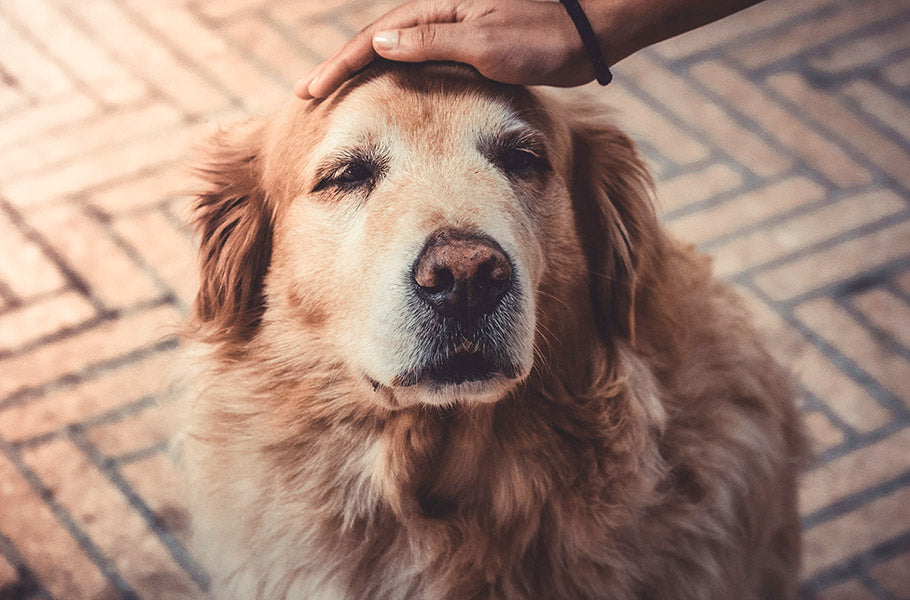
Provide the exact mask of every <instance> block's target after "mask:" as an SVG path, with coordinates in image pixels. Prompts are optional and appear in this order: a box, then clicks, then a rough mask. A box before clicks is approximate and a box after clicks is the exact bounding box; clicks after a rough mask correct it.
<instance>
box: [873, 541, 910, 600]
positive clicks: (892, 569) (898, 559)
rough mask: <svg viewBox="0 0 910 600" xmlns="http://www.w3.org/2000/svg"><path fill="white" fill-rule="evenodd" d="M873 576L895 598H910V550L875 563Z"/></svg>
mask: <svg viewBox="0 0 910 600" xmlns="http://www.w3.org/2000/svg"><path fill="white" fill-rule="evenodd" d="M872 576H873V577H875V578H876V579H877V580H878V582H879V583H880V584H881V585H882V586H883V587H884V588H885V589H887V590H888V591H889V592H891V594H892V595H893V596H894V597H895V598H910V552H904V553H903V554H899V555H897V556H895V557H894V558H892V559H891V560H888V561H886V562H883V563H880V564H877V565H875V566H874V567H872Z"/></svg>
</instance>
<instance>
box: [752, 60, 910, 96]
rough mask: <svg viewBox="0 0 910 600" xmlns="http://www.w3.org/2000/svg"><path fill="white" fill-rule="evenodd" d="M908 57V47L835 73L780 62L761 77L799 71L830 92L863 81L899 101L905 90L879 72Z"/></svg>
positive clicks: (794, 61)
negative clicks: (868, 63)
mask: <svg viewBox="0 0 910 600" xmlns="http://www.w3.org/2000/svg"><path fill="white" fill-rule="evenodd" d="M908 57H910V47H907V48H901V49H899V50H896V51H894V52H891V53H890V54H888V55H886V56H884V57H882V58H881V59H880V60H878V61H877V62H875V63H873V64H872V65H866V64H863V65H859V66H856V67H848V68H844V69H841V70H839V71H837V72H836V73H832V72H829V71H824V70H821V69H819V68H817V67H814V66H812V65H811V64H810V63H807V62H801V61H798V60H793V61H790V60H787V61H781V64H780V65H779V66H778V65H776V66H777V68H774V69H767V70H763V71H762V72H761V75H764V76H766V77H770V76H771V75H775V74H777V73H782V72H786V71H801V73H802V75H803V76H804V77H805V78H806V81H808V82H809V83H810V84H812V85H813V86H814V87H817V88H819V89H822V90H825V91H831V90H832V89H833V88H839V87H841V86H843V85H844V84H847V83H850V82H852V81H855V80H857V79H865V80H867V81H868V82H869V83H871V84H874V85H876V86H878V87H880V88H884V89H885V91H887V92H888V93H889V94H891V95H892V96H894V97H895V98H899V99H900V98H906V96H907V90H906V89H904V88H903V87H900V86H896V85H894V84H893V83H891V82H890V81H889V80H888V79H885V78H884V77H883V76H882V75H881V71H882V70H884V69H887V68H888V67H890V66H891V65H893V64H895V63H898V62H901V61H902V60H904V59H906V58H908ZM810 60H811V57H810Z"/></svg>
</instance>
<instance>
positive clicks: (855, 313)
mask: <svg viewBox="0 0 910 600" xmlns="http://www.w3.org/2000/svg"><path fill="white" fill-rule="evenodd" d="M876 287H878V286H876ZM869 289H872V288H869ZM862 291H865V290H862ZM834 302H835V303H836V304H837V305H838V306H840V307H841V308H842V309H843V310H844V312H846V313H847V314H849V315H850V316H851V317H853V319H854V320H855V321H857V322H858V323H859V324H860V325H862V326H863V328H864V329H866V330H867V331H868V332H869V333H870V334H872V336H873V337H874V338H875V339H876V340H877V341H878V342H879V343H881V344H882V345H883V346H885V347H886V348H887V349H888V351H889V353H891V354H895V355H897V356H900V357H901V358H903V359H904V360H906V361H908V362H910V348H907V346H905V345H903V344H902V343H901V342H900V341H898V340H897V338H895V337H894V336H893V335H891V332H889V331H885V330H884V329H882V328H881V327H879V326H878V324H876V323H874V322H872V320H870V319H869V317H868V316H867V315H866V313H864V312H863V311H862V310H860V309H859V308H857V307H856V306H855V305H854V304H853V303H852V302H849V301H848V300H847V298H846V297H844V296H839V297H837V298H835V299H834Z"/></svg>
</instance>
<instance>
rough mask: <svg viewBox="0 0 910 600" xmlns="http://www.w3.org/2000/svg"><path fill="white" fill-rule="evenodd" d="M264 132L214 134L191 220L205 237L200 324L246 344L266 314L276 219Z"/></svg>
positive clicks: (246, 128) (254, 126)
mask: <svg viewBox="0 0 910 600" xmlns="http://www.w3.org/2000/svg"><path fill="white" fill-rule="evenodd" d="M262 145H263V131H262V127H261V125H259V124H258V123H255V122H250V123H246V124H244V125H242V126H238V127H235V128H233V129H231V130H228V131H219V132H218V133H217V134H215V135H214V136H212V138H211V139H210V140H209V143H208V146H207V148H206V155H207V156H206V160H205V161H204V162H203V164H202V165H200V166H199V167H198V168H197V173H198V174H199V175H200V176H201V177H202V179H204V180H205V181H206V187H205V188H204V189H203V191H202V192H201V193H199V194H198V195H197V196H196V201H195V204H194V206H193V217H194V219H193V220H194V223H195V226H196V231H197V233H198V235H199V238H200V246H199V271H200V282H199V292H198V294H197V296H196V302H195V305H194V313H195V317H196V321H197V322H198V323H199V324H200V325H203V326H204V327H205V329H206V330H207V331H208V332H210V334H212V335H214V336H216V337H232V338H234V339H241V340H245V339H248V338H249V337H250V336H251V335H252V333H253V332H254V331H255V328H256V326H257V325H258V323H259V321H260V319H261V317H262V313H263V312H264V310H265V304H264V298H263V284H264V279H265V275H266V272H267V271H268V267H269V262H270V260H271V254H272V218H271V209H270V207H269V204H268V199H267V197H266V194H265V191H264V189H263V184H262V164H261V163H262V159H261V153H262Z"/></svg>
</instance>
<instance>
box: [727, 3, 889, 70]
mask: <svg viewBox="0 0 910 600" xmlns="http://www.w3.org/2000/svg"><path fill="white" fill-rule="evenodd" d="M902 10H904V6H903V5H902V4H901V3H900V2H894V0H863V2H857V3H855V4H848V5H846V6H844V7H843V8H841V9H839V10H835V11H831V12H829V13H827V14H826V15H824V16H820V17H818V18H815V19H811V20H806V21H804V22H802V23H801V24H799V25H796V26H795V27H788V28H786V29H784V30H783V31H781V32H780V33H778V34H775V35H770V36H767V37H763V38H761V39H759V40H757V41H755V42H753V43H751V44H749V45H747V46H743V47H742V48H740V49H737V50H734V51H733V52H732V56H733V57H734V58H735V59H736V60H737V61H738V62H739V63H741V64H743V65H744V66H746V67H748V68H750V69H754V68H758V67H765V66H768V65H771V64H774V63H776V62H778V61H780V60H783V59H786V58H788V57H790V56H792V55H794V54H799V53H802V52H805V51H806V50H810V49H812V48H815V47H817V46H819V45H821V44H823V43H825V42H827V41H829V40H831V39H834V38H836V37H838V36H840V35H843V34H844V33H847V32H849V31H855V30H857V29H860V28H862V27H863V26H864V25H868V24H870V23H874V22H876V21H884V20H885V19H888V18H889V17H892V16H894V15H895V14H896V13H898V12H900V11H902Z"/></svg>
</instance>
